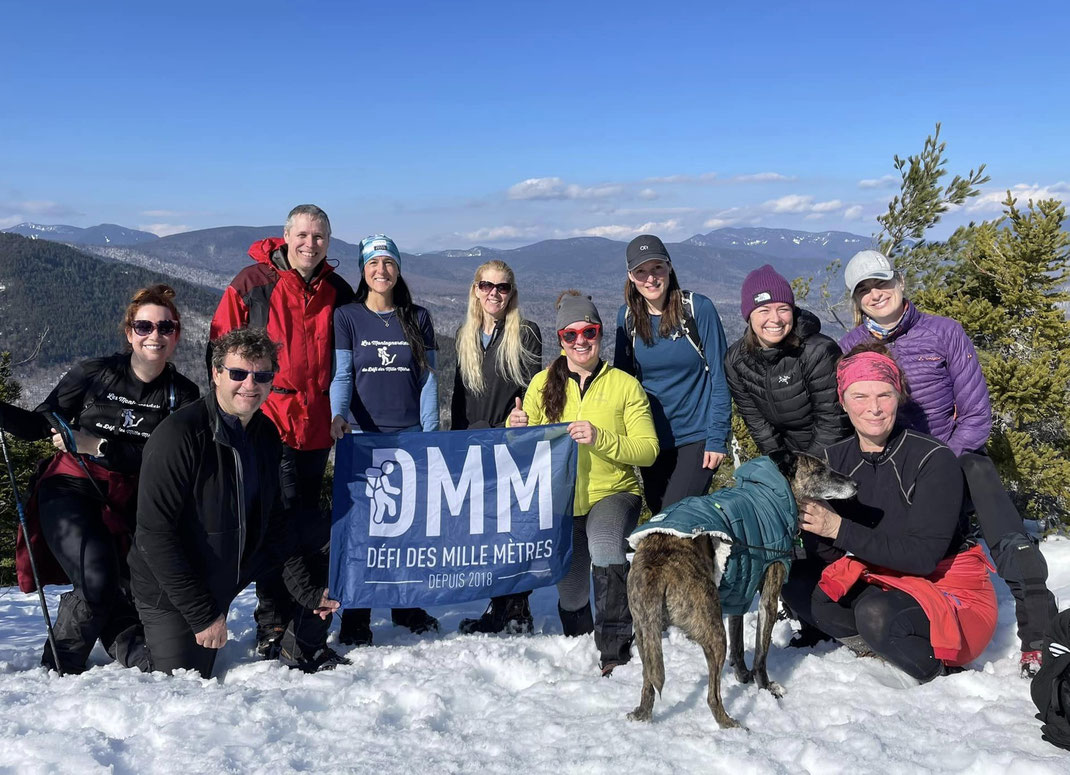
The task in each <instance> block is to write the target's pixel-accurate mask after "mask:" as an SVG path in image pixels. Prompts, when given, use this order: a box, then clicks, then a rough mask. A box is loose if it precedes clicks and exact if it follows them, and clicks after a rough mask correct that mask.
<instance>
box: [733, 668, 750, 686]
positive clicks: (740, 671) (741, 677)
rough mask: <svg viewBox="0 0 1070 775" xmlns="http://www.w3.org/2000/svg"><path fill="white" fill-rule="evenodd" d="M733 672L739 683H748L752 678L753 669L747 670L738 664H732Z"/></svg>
mask: <svg viewBox="0 0 1070 775" xmlns="http://www.w3.org/2000/svg"><path fill="white" fill-rule="evenodd" d="M733 672H734V673H735V676H736V680H737V681H738V682H739V683H741V684H749V683H750V682H751V681H753V680H754V671H753V670H748V669H747V668H745V667H742V666H740V665H734V669H733Z"/></svg>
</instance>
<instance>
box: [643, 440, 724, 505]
mask: <svg viewBox="0 0 1070 775" xmlns="http://www.w3.org/2000/svg"><path fill="white" fill-rule="evenodd" d="M705 452H706V442H705V441H694V442H692V443H690V444H684V445H683V446H681V447H668V448H667V449H662V450H661V452H659V453H658V456H657V458H656V459H655V460H654V464H653V465H651V466H648V467H647V468H640V469H639V471H640V472H641V473H642V475H643V494H644V495H645V496H646V504H647V506H648V507H649V508H650V513H651V514H657V513H658V512H659V511H661V510H662V509H663V508H665V507H666V506H671V505H672V504H674V503H676V502H677V501H679V500H683V499H684V498H686V497H688V496H689V495H705V494H706V490H708V489H709V488H710V480H711V479H713V471H712V470H710V469H709V468H703V467H702V460H703V457H704V455H705Z"/></svg>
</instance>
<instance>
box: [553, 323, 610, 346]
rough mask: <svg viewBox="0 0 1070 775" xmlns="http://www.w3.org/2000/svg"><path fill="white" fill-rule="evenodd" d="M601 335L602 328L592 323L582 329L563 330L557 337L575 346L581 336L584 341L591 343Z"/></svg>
mask: <svg viewBox="0 0 1070 775" xmlns="http://www.w3.org/2000/svg"><path fill="white" fill-rule="evenodd" d="M600 333H602V326H601V325H600V324H598V323H591V325H589V326H584V327H583V328H580V329H576V328H562V329H561V330H560V331H558V332H557V335H558V336H559V337H561V338H562V339H563V340H564V341H565V342H566V343H567V344H575V342H576V339H577V338H578V337H579V336H581V335H582V336H583V338H584V339H586V340H587V341H588V342H590V341H591V340H592V339H597V338H598V335H599V334H600Z"/></svg>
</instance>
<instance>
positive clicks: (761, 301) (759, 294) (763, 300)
mask: <svg viewBox="0 0 1070 775" xmlns="http://www.w3.org/2000/svg"><path fill="white" fill-rule="evenodd" d="M740 299H741V303H740V311H741V312H742V313H743V319H744V320H749V319H750V313H752V312H754V310H755V309H756V308H757V307H761V306H764V305H766V304H788V305H790V306H792V307H794V306H795V294H794V293H792V291H791V284H790V283H789V282H788V281H787V280H785V279H784V278H783V277H781V276H780V275H779V274H777V271H776V270H775V269H773V267H771V266H770V265H769V264H766V265H765V266H760V267H758V268H757V269H755V270H754V271H753V272H751V273H750V274H749V275H747V278H746V279H745V280H744V281H743V292H742V293H741V294H740Z"/></svg>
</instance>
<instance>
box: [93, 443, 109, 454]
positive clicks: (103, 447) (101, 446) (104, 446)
mask: <svg viewBox="0 0 1070 775" xmlns="http://www.w3.org/2000/svg"><path fill="white" fill-rule="evenodd" d="M107 454H108V440H107V439H101V440H100V441H99V442H98V443H97V453H96V454H95V455H93V457H104V456H105V455H107Z"/></svg>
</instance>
